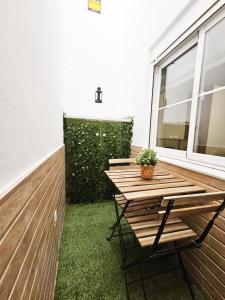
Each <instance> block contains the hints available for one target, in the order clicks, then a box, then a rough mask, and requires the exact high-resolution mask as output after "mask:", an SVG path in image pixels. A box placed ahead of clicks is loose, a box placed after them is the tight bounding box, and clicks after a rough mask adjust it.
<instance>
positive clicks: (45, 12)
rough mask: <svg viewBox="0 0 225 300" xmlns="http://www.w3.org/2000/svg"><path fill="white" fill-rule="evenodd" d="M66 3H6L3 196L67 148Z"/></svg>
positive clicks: (2, 5) (1, 16)
mask: <svg viewBox="0 0 225 300" xmlns="http://www.w3.org/2000/svg"><path fill="white" fill-rule="evenodd" d="M59 5H60V1H59V0H38V1H37V0H19V1H18V0H9V1H0V196H1V195H3V194H4V193H5V192H6V191H7V190H9V189H10V188H12V187H13V185H14V184H15V183H16V182H18V181H19V180H20V179H21V178H22V177H23V176H24V175H26V174H27V173H28V172H29V171H30V170H31V169H32V168H33V167H35V166H37V165H38V164H39V163H40V161H42V160H43V159H45V158H46V157H47V156H48V155H49V154H50V153H52V152H54V151H55V150H56V149H57V148H58V147H59V146H60V145H62V143H63V134H62V111H63V109H62V104H61V102H62V99H61V98H62V97H61V87H60V85H61V78H60V76H61V75H60V74H61V52H60V43H61V41H60V7H59Z"/></svg>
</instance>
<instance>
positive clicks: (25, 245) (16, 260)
mask: <svg viewBox="0 0 225 300" xmlns="http://www.w3.org/2000/svg"><path fill="white" fill-rule="evenodd" d="M57 177H58V178H59V177H60V175H57ZM57 185H58V181H57V180H55V182H54V185H53V186H51V185H50V187H51V189H50V190H47V192H48V193H47V192H46V194H45V197H44V200H42V202H41V203H40V202H39V206H38V208H37V210H36V211H35V212H34V214H33V216H32V217H31V216H30V215H28V216H27V217H28V218H29V219H30V223H29V225H28V226H27V228H26V230H25V231H24V233H23V236H22V238H21V239H20V241H19V242H18V244H17V246H16V249H15V250H14V253H13V256H12V257H11V259H10V262H9V263H8V269H7V270H6V272H4V274H3V275H2V278H1V283H2V287H4V289H1V288H0V298H1V297H3V299H4V297H5V298H6V299H7V297H9V293H10V291H12V288H13V284H14V283H15V281H16V278H17V275H18V273H19V272H20V276H19V279H20V280H22V279H24V278H23V276H26V273H27V266H29V265H30V264H31V260H32V258H33V255H34V251H35V250H36V247H37V245H38V242H39V235H41V232H42V231H43V230H44V228H45V221H46V220H48V218H50V216H51V214H52V210H50V209H49V204H50V201H51V200H53V199H54V197H55V195H56V191H57ZM46 199H47V202H46ZM52 203H54V202H53V201H52ZM42 212H43V213H42ZM41 214H42V215H41ZM25 218H26V216H25ZM18 226H20V224H18ZM13 238H15V236H13ZM10 241H11V240H10ZM5 249H7V245H6V248H5ZM5 253H7V251H6V252H5ZM24 259H26V260H27V263H26V264H25V262H24ZM22 262H23V264H22V268H21V263H22ZM24 264H25V267H24V268H23V266H24ZM23 269H25V272H23V273H22V270H23ZM24 273H25V274H24ZM22 282H24V281H23V280H22ZM3 291H4V293H3Z"/></svg>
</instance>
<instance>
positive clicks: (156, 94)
mask: <svg viewBox="0 0 225 300" xmlns="http://www.w3.org/2000/svg"><path fill="white" fill-rule="evenodd" d="M224 18H225V10H223V11H222V13H220V14H218V15H217V16H216V17H214V18H213V19H212V20H206V21H205V22H204V23H203V24H202V25H201V26H200V27H199V29H198V36H196V37H195V38H193V39H192V40H191V41H189V42H188V43H187V44H186V45H185V46H183V47H182V48H181V49H179V50H178V51H177V52H176V53H175V54H173V55H171V56H170V57H169V58H168V59H167V60H166V61H163V62H162V63H161V64H160V62H157V65H156V66H155V72H154V82H155V86H154V90H153V98H152V99H153V104H152V118H151V134H150V140H151V144H150V146H151V147H152V148H154V149H155V150H156V151H157V153H158V154H159V156H162V157H165V158H166V157H167V158H168V159H169V160H170V159H177V160H180V161H183V162H185V163H187V164H190V163H193V165H196V164H198V165H201V166H203V168H204V167H209V168H214V169H217V170H220V171H225V157H221V156H214V155H208V154H201V153H195V152H194V151H193V147H194V137H195V128H196V120H197V112H198V99H199V97H200V96H204V95H207V94H211V93H213V92H216V91H220V90H224V89H225V87H220V88H217V89H215V90H213V91H207V92H204V93H200V92H199V91H200V80H201V71H202V61H203V55H204V46H205V34H206V32H207V31H208V30H210V29H211V28H212V27H213V26H215V25H216V24H217V23H219V22H220V21H221V20H222V19H224ZM195 44H197V53H196V65H195V75H194V85H193V94H192V98H191V99H187V100H184V101H181V102H180V103H184V102H188V101H190V100H191V101H192V105H191V115H190V125H189V135H188V145H187V151H182V150H175V149H168V148H163V147H157V146H156V141H157V127H158V111H159V99H160V85H161V70H162V68H164V67H165V66H167V65H169V63H171V62H172V61H174V60H175V59H176V58H178V57H179V56H181V55H182V54H183V53H185V52H186V51H188V50H189V49H191V48H192V47H193V46H194V45H195ZM176 46H177V45H176ZM176 105H177V104H176ZM169 106H173V105H168V106H167V107H169Z"/></svg>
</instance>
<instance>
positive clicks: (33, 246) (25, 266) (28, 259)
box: [10, 175, 60, 299]
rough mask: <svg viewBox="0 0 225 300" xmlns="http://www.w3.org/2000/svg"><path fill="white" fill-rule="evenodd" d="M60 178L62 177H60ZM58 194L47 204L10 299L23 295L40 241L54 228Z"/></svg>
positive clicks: (51, 197)
mask: <svg viewBox="0 0 225 300" xmlns="http://www.w3.org/2000/svg"><path fill="white" fill-rule="evenodd" d="M58 177H60V175H59V176H58ZM57 184H58V180H57V181H56V185H55V187H54V188H55V189H56V192H58V191H57ZM56 192H55V191H54V192H53V193H52V194H51V195H50V197H49V201H48V202H47V203H46V208H45V210H44V214H43V215H42V217H41V218H40V221H39V223H38V225H37V226H38V227H37V229H36V231H35V233H34V234H33V241H32V242H31V243H30V247H29V249H28V252H27V254H26V257H25V259H24V262H23V265H22V267H21V269H20V274H19V276H18V277H17V279H18V280H17V281H16V284H15V285H14V287H13V290H12V293H11V295H10V299H18V296H19V295H20V294H21V288H22V287H23V284H22V283H23V282H24V280H25V279H26V277H27V270H29V266H30V267H32V265H33V263H34V258H35V255H36V254H37V250H38V247H39V246H40V240H41V238H42V235H43V232H44V230H45V228H47V227H53V220H52V219H53V217H52V215H53V212H54V209H55V205H54V201H52V200H54V197H55V196H56ZM51 201H52V204H51V203H50V202H51ZM49 204H51V206H49ZM46 214H47V216H46ZM45 216H46V218H45ZM48 219H50V220H51V224H48V222H46V221H48ZM46 226H47V227H46ZM39 228H40V229H39ZM29 231H30V230H29ZM46 236H47V235H46ZM45 238H46V237H45Z"/></svg>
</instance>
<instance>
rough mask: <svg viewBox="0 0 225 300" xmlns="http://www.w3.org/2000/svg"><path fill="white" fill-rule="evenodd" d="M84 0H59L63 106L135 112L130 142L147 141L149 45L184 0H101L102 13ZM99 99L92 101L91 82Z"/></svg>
mask: <svg viewBox="0 0 225 300" xmlns="http://www.w3.org/2000/svg"><path fill="white" fill-rule="evenodd" d="M87 2H88V1H86V0H85V1H84V0H76V1H74V0H65V1H63V8H64V9H63V33H64V92H63V101H64V104H63V105H64V110H65V112H66V113H67V114H68V115H74V116H81V117H92V118H109V119H111V118H116V119H118V118H119V119H120V118H123V117H126V116H134V117H135V128H134V139H133V144H135V145H138V146H143V147H144V146H147V145H148V129H149V113H150V102H149V99H150V94H151V89H150V86H149V83H150V82H151V80H150V79H151V61H150V55H149V50H148V49H149V45H150V44H152V43H153V41H155V40H156V39H157V38H158V36H159V35H160V34H161V33H162V32H163V31H164V30H165V29H166V28H167V27H168V26H169V24H170V23H171V22H172V20H173V19H174V18H175V17H176V15H177V14H178V13H179V12H180V11H181V9H182V8H183V7H185V5H186V4H187V3H188V2H189V0H171V1H165V0H158V1H155V0H154V1H153V0H141V1H136V0H123V1H120V0H114V1H107V0H102V14H101V15H99V14H96V13H93V12H90V11H88V10H87ZM98 85H100V86H101V88H102V90H103V93H104V94H103V103H102V104H95V103H94V93H95V90H96V88H97V86H98Z"/></svg>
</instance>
